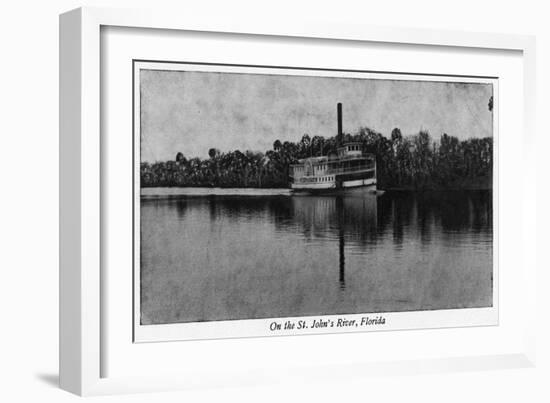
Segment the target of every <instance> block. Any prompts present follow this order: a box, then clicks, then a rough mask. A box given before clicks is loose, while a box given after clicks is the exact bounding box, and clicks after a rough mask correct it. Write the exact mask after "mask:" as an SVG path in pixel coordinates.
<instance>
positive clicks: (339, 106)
mask: <svg viewBox="0 0 550 403" xmlns="http://www.w3.org/2000/svg"><path fill="white" fill-rule="evenodd" d="M336 109H337V110H338V139H339V140H340V138H341V137H342V104H341V103H340V102H338V105H337V108H336Z"/></svg>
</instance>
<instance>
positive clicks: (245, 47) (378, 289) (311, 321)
mask: <svg viewBox="0 0 550 403" xmlns="http://www.w3.org/2000/svg"><path fill="white" fill-rule="evenodd" d="M184 14H185V13H184ZM308 21H309V20H307V21H305V20H300V21H296V22H295V23H292V22H291V20H289V21H287V22H286V23H285V24H284V25H281V24H280V23H276V22H273V21H268V20H261V19H259V20H254V21H248V20H246V21H245V20H244V18H243V19H242V20H238V19H237V20H227V19H225V20H215V19H209V20H205V19H200V18H198V19H196V18H192V16H188V15H186V14H185V15H183V16H182V15H181V14H177V15H176V14H172V13H167V12H166V13H165V12H149V11H148V12H145V11H136V10H132V11H130V10H126V11H125V10H106V9H96V8H90V9H88V8H85V9H78V10H74V11H71V12H68V13H66V14H63V15H62V16H61V18H60V47H61V53H60V111H61V115H60V205H61V206H60V212H61V215H60V244H61V249H60V383H61V386H62V388H64V389H66V390H69V391H71V392H74V393H77V394H81V395H94V394H111V393H124V392H140V391H156V390H167V389H182V388H197V387H212V386H229V385H250V384H258V383H269V382H272V381H274V380H277V381H278V382H280V381H281V380H282V381H285V380H289V381H291V380H292V379H298V378H299V379H301V380H303V379H317V380H319V379H325V378H327V377H329V378H330V379H333V378H334V377H336V378H338V377H348V376H367V375H370V374H379V373H387V374H397V373H417V372H418V371H429V372H440V371H448V370H470V369H472V370H474V369H490V368H505V367H524V366H531V365H533V359H534V344H533V340H534V332H535V330H534V326H533V316H534V310H533V307H534V295H535V289H536V283H535V278H536V270H537V267H536V262H535V260H534V256H535V255H536V253H535V251H534V248H535V244H536V242H532V238H533V237H534V236H535V235H534V234H535V233H536V230H535V222H536V219H535V212H534V210H533V209H532V208H530V206H531V205H532V200H531V198H532V197H533V196H532V193H531V192H529V191H526V190H527V189H529V188H532V187H533V183H532V181H533V180H534V179H533V177H532V176H530V175H524V172H532V171H534V161H533V158H532V155H533V154H532V153H533V148H534V147H535V137H534V131H533V127H534V126H533V124H534V123H533V121H534V108H532V103H533V99H532V97H533V91H534V85H535V81H534V61H533V60H534V59H533V58H534V41H533V39H532V38H531V37H527V36H520V35H500V34H477V33H464V32H453V31H438V32H437V35H434V34H433V32H429V31H422V30H411V29H404V28H395V29H382V28H373V27H369V26H360V27H358V26H354V25H346V24H328V23H319V22H316V21H314V20H313V19H312V20H311V21H309V22H308ZM530 240H531V241H530ZM412 330H414V331H412ZM411 346H414V348H411Z"/></svg>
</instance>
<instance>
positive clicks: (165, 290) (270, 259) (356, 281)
mask: <svg viewBox="0 0 550 403" xmlns="http://www.w3.org/2000/svg"><path fill="white" fill-rule="evenodd" d="M181 193H186V194H181ZM214 193H216V192H212V191H201V192H198V193H197V192H193V191H192V190H184V191H179V192H178V191H174V190H164V191H155V190H148V196H145V195H142V198H141V228H140V231H141V249H140V255H141V295H140V298H141V322H142V324H160V323H176V322H195V321H210V320H230V319H252V318H269V317H288V316H310V315H322V314H346V313H348V314H349V313H367V312H388V311H392V312H393V311H409V310H428V309H449V308H466V307H488V306H492V283H493V281H492V253H493V250H492V239H493V237H492V233H493V228H492V194H491V192H490V191H473V192H464V191H462V192H434V193H413V192H395V193H391V192H386V193H385V194H383V195H382V196H375V195H366V196H365V195H358V196H353V195H349V196H290V195H288V194H287V193H286V191H283V192H281V191H276V192H274V193H270V192H269V191H261V192H258V193H254V192H253V191H252V192H251V191H247V192H246V193H244V194H243V193H239V192H237V193H234V192H231V191H224V192H223V194H214ZM151 194H155V195H156V196H155V197H151V196H150V195H151Z"/></svg>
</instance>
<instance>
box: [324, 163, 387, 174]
mask: <svg viewBox="0 0 550 403" xmlns="http://www.w3.org/2000/svg"><path fill="white" fill-rule="evenodd" d="M375 169H376V166H375V165H374V164H372V165H366V166H361V167H348V168H329V169H327V170H326V171H325V172H326V174H327V175H334V174H343V173H346V174H348V173H360V172H368V171H374V170H375Z"/></svg>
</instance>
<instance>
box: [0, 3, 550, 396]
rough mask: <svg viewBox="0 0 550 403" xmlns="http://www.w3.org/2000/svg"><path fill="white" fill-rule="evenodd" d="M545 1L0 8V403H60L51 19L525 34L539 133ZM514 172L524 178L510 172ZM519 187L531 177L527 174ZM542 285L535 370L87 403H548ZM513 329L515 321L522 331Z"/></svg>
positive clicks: (544, 145) (543, 152)
mask: <svg viewBox="0 0 550 403" xmlns="http://www.w3.org/2000/svg"><path fill="white" fill-rule="evenodd" d="M545 3H546V2H544V1H531V0H522V1H509V2H504V1H497V0H489V1H480V0H460V1H458V0H455V1H453V2H444V1H435V0H434V1H431V0H416V1H407V0H396V1H390V0H387V1H370V0H363V1H347V0H337V1H330V2H329V1H326V2H322V1H320V0H318V1H299V0H288V1H287V0H277V1H274V0H272V1H269V2H265V1H264V2H260V1H247V0H242V1H241V0H232V1H222V0H219V1H214V0H200V1H199V0H195V1H168V0H166V1H164V0H157V1H154V2H153V1H141V0H135V1H130V0H112V1H102V2H101V1H95V2H94V1H86V0H82V1H72V0H55V1H39V0H19V1H15V0H11V1H9V0H8V1H5V2H3V3H2V5H1V6H0V44H1V46H0V58H1V63H0V104H1V108H0V111H1V113H0V166H1V173H2V175H1V176H0V178H1V179H0V181H1V187H0V189H1V190H0V196H1V197H0V236H1V243H0V245H1V246H0V253H1V255H0V256H1V258H0V270H1V273H2V276H1V277H0V309H1V311H0V312H1V317H0V380H1V381H0V385H1V387H0V396H2V397H0V400H1V401H5V402H14V401H29V402H32V401H40V402H50V401H51V402H65V401H75V400H76V398H75V397H74V396H72V395H70V394H68V393H66V392H63V391H61V390H59V389H57V387H56V386H55V385H56V383H57V357H58V346H57V337H58V331H57V328H58V315H57V309H58V308H57V303H58V296H57V295H58V270H57V264H58V240H57V239H58V226H57V221H58V14H59V13H61V12H64V11H66V10H69V9H72V8H75V7H78V6H81V5H98V6H110V7H174V6H179V7H180V8H183V10H184V12H187V13H197V14H207V15H208V14H209V13H215V14H219V15H225V16H227V18H231V16H232V15H234V14H235V13H238V14H246V15H249V16H250V18H254V15H265V14H268V15H270V16H272V18H274V19H281V20H284V19H287V18H293V19H296V18H300V16H307V15H309V16H312V17H316V18H320V19H325V20H332V21H350V22H354V23H365V24H373V25H399V26H406V27H407V26H410V27H422V28H448V29H464V30H470V31H490V32H506V33H522V34H534V35H536V36H537V40H538V43H537V51H538V55H537V56H538V60H537V68H538V94H537V111H538V115H539V122H542V121H545V117H546V115H547V114H548V111H550V100H549V98H548V96H547V94H548V91H549V90H550V86H549V77H548V76H549V75H550V26H549V24H548V17H549V15H550V12H549V10H548V9H547V7H546V4H545ZM544 129H545V128H544V127H543V126H542V124H541V123H539V125H538V136H539V138H538V141H539V143H538V151H539V154H538V160H539V187H538V205H539V211H538V218H539V220H540V227H539V232H538V243H539V259H541V261H542V260H544V262H541V266H544V267H546V268H550V265H549V264H548V262H549V260H548V258H547V257H546V256H545V255H544V254H543V251H544V249H545V247H547V245H546V242H545V241H548V240H549V239H550V237H548V235H546V231H544V230H543V229H544V228H548V225H549V224H550V221H549V219H548V218H549V214H548V212H547V211H542V206H546V205H550V203H549V202H550V192H549V191H548V189H547V187H546V186H545V185H546V184H550V181H548V180H546V179H545V178H544V175H545V174H546V173H548V172H550V169H549V168H548V166H547V159H548V158H547V155H548V150H549V147H550V141H549V137H550V135H549V134H548V132H547V131H546V130H544ZM518 169H521V167H519V166H518ZM526 174H527V175H530V174H533V173H530V172H526ZM549 280H550V277H549V276H548V273H547V272H543V273H541V276H540V279H539V284H540V290H541V291H542V292H540V293H539V297H538V298H539V315H540V318H541V322H540V331H539V335H538V357H539V364H538V366H537V368H534V369H524V370H503V371H491V372H482V373H459V374H458V373H455V374H445V375H418V376H402V377H392V378H388V377H377V378H368V379H363V380H357V379H355V380H350V381H349V382H346V383H334V384H326V383H325V384H309V385H300V384H295V385H284V386H272V387H257V388H247V389H229V390H212V391H199V392H178V393H164V394H157V395H136V396H126V397H121V396H113V397H102V398H94V400H101V401H116V402H119V401H132V402H142V401H143V402H153V401H154V402H157V401H182V400H184V399H187V400H188V401H196V400H200V401H239V402H240V401H253V402H255V401H267V402H271V401H281V400H284V401H297V400H303V401H313V400H317V401H320V402H324V401H328V402H334V401H345V400H353V401H356V400H359V399H361V400H371V401H380V400H384V401H387V400H390V401H411V400H412V401H423V402H424V401H434V402H440V401H445V402H463V401H483V400H484V401H499V402H508V401H525V402H534V401H550V391H549V389H548V386H547V385H548V383H549V380H550V348H549V344H550V327H549V325H548V308H550V304H549V297H548V294H549V293H547V292H544V290H546V289H547V287H548V283H549ZM520 320H521V318H518V321H520Z"/></svg>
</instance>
